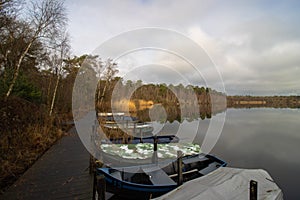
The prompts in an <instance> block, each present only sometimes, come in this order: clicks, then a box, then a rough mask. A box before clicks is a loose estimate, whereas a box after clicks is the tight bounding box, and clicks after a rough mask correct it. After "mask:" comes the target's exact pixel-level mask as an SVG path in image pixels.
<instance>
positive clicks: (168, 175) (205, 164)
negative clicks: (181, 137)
mask: <svg viewBox="0 0 300 200" xmlns="http://www.w3.org/2000/svg"><path fill="white" fill-rule="evenodd" d="M177 164H178V163H177V161H176V160H175V161H173V162H170V163H167V164H166V163H157V164H149V165H138V166H131V167H117V168H97V169H96V174H97V175H104V176H105V181H106V188H107V191H108V192H112V193H114V194H118V195H121V196H122V195H125V196H127V197H128V196H129V197H130V196H133V197H134V198H135V199H137V198H138V199H145V198H146V199H149V197H157V196H160V195H162V194H165V193H167V192H169V191H171V190H173V189H175V188H176V187H177V186H178V185H179V183H178V177H179V176H182V181H183V182H187V181H190V180H193V179H195V178H198V177H202V176H205V175H207V174H209V173H210V172H212V171H214V170H216V169H218V168H219V167H223V166H226V164H227V163H226V162H225V161H222V160H221V159H219V158H217V157H215V156H212V155H207V154H202V153H201V154H196V155H192V156H184V157H183V158H182V170H181V173H178V167H177V166H178V165H177ZM179 174H181V175H179ZM97 187H101V186H97Z"/></svg>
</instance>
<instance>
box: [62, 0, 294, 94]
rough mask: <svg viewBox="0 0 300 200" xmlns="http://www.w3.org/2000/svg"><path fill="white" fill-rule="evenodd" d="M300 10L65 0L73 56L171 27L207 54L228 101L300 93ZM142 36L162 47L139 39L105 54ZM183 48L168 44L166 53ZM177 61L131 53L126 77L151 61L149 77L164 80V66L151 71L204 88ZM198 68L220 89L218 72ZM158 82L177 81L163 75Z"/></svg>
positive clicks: (266, 4)
mask: <svg viewBox="0 0 300 200" xmlns="http://www.w3.org/2000/svg"><path fill="white" fill-rule="evenodd" d="M299 4H300V3H299V2H298V1H284V2H281V1H275V2H273V1H272V2H270V1H259V0H253V1H235V0H233V1H226V2H224V1H218V0H214V1H197V0H188V1H170V0H168V1H159V0H153V1H148V0H144V1H142V0H141V1H138V0H136V1H99V0H90V1H88V2H87V1H83V0H67V6H68V10H69V18H70V28H69V31H70V32H71V35H72V47H73V49H74V53H75V54H83V53H90V52H92V51H93V50H94V49H96V47H97V46H98V45H100V44H101V43H103V42H105V41H106V40H107V39H109V38H111V37H112V36H115V35H117V34H119V33H121V32H124V31H129V30H132V29H136V28H140V27H161V28H167V29H171V30H175V31H178V32H180V33H182V34H185V35H186V36H188V37H190V38H191V39H193V40H194V41H195V42H197V43H198V45H200V46H201V47H203V49H204V50H205V51H206V52H207V53H208V55H209V56H210V58H211V59H212V61H213V62H214V64H215V65H216V67H217V69H218V70H219V71H220V74H221V75H222V78H223V80H224V83H225V87H226V91H227V92H228V93H229V94H257V95H262V94H267V95H272V94H290V93H293V94H298V95H299V94H300V79H299V78H298V77H299V75H300V71H299V70H300V69H299V68H300V66H299V65H300V64H299V63H300V62H299V61H300V55H299V54H300V27H299V26H298V25H297V24H298V20H299V15H300V14H299V12H298V9H297V8H299ZM145 37H148V38H149V39H150V40H151V39H153V40H156V41H159V39H158V38H154V37H155V35H152V34H149V33H148V34H147V33H145V35H143V36H141V37H140V38H130V37H128V39H127V40H123V41H118V43H116V44H115V46H114V47H113V48H111V49H110V50H109V53H108V51H107V53H108V54H110V53H113V52H118V51H120V50H122V49H126V48H127V47H128V46H139V45H141V44H145V43H143V41H142V38H145ZM144 42H145V41H144ZM160 42H161V43H163V42H164V41H163V40H162V41H160ZM178 42H180V41H177V42H176V43H173V42H170V43H169V47H170V48H172V47H174V46H176V45H177V44H178ZM177 51H179V52H186V53H187V54H188V55H190V56H191V57H194V56H197V53H199V52H197V51H195V50H194V49H193V48H190V46H186V45H185V43H184V42H183V43H182V44H181V45H180V49H177ZM136 56H137V58H135V57H136ZM175 57H176V56H175ZM175 57H174V56H171V55H169V54H167V53H165V54H163V53H161V52H160V53H157V52H156V53H152V54H150V55H149V52H146V53H140V54H134V53H131V56H127V57H124V58H123V59H122V61H121V60H119V61H120V64H122V70H123V71H124V72H123V74H126V70H128V71H127V73H128V72H129V71H130V70H131V68H130V65H132V66H134V65H139V66H143V64H144V65H147V64H149V63H151V62H152V64H153V63H154V65H149V66H152V67H150V68H151V69H152V72H156V71H157V73H159V70H160V68H159V67H157V66H159V65H157V66H156V67H154V66H155V63H158V64H160V65H161V66H164V65H165V66H169V67H170V66H172V67H173V69H174V70H177V71H178V72H179V73H180V74H181V75H183V76H185V77H188V79H189V80H190V81H191V82H193V83H198V84H202V83H203V80H201V81H199V76H196V75H195V73H194V72H193V70H191V68H190V66H188V65H187V64H186V63H185V62H184V61H182V60H181V59H178V58H175ZM125 63H126V64H125ZM120 66H121V65H120ZM201 67H202V68H200V69H201V70H200V71H201V72H202V73H203V74H205V77H204V78H205V79H208V80H210V82H212V83H213V82H215V85H214V87H218V86H220V84H221V83H219V82H217V80H218V74H216V71H215V70H214V69H213V68H210V67H205V66H204V65H203V66H201ZM122 70H120V71H122ZM144 71H147V70H146V69H144ZM141 74H144V73H141ZM153 74H155V73H153ZM158 77H160V79H161V80H168V81H172V80H171V79H170V75H168V73H165V69H162V71H161V73H160V75H159V76H158ZM163 77H165V78H163ZM175 77H176V76H175V75H174V79H176V78H175ZM141 78H143V77H141ZM144 78H145V79H146V78H149V77H144ZM153 78H154V77H153Z"/></svg>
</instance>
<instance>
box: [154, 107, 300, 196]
mask: <svg viewBox="0 0 300 200" xmlns="http://www.w3.org/2000/svg"><path fill="white" fill-rule="evenodd" d="M225 112H226V118H225V124H224V127H223V129H222V132H221V135H220V138H219V140H218V141H217V144H216V145H215V146H214V148H213V149H212V151H211V154H215V155H217V156H218V157H220V158H221V159H224V160H225V161H226V162H228V166H229V167H238V168H248V169H265V170H266V171H268V173H269V174H270V175H271V176H272V178H273V179H274V180H275V182H276V183H277V184H278V186H279V187H280V188H281V189H282V190H283V193H284V198H285V199H295V200H296V199H297V200H298V199H300V193H299V191H298V188H299V178H300V159H299V158H300V156H299V154H300V109H275V108H251V109H235V108H230V109H227V110H226V111H225ZM222 114H223V115H224V114H225V113H219V114H216V115H214V116H212V119H214V118H218V117H219V116H220V115H222ZM212 119H204V120H201V119H194V120H183V122H181V123H179V122H178V121H173V122H172V123H169V122H166V123H164V124H162V123H159V122H155V123H154V127H155V130H156V131H158V130H160V131H159V132H161V133H162V134H172V133H177V135H178V136H179V137H180V139H181V140H183V141H184V140H192V139H193V141H194V142H195V143H199V144H201V143H202V141H203V138H204V136H205V134H206V131H207V129H208V126H209V123H210V121H211V120H212ZM198 126H199V127H198ZM197 127H198V129H197ZM195 130H197V131H196V134H194V133H193V134H192V135H189V133H191V132H193V131H195Z"/></svg>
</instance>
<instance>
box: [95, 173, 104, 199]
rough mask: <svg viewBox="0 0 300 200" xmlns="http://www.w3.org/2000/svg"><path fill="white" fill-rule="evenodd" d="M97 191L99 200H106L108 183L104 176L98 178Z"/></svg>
mask: <svg viewBox="0 0 300 200" xmlns="http://www.w3.org/2000/svg"><path fill="white" fill-rule="evenodd" d="M96 191H97V193H98V199H97V200H105V192H106V182H105V176H104V175H102V174H101V175H98V176H96Z"/></svg>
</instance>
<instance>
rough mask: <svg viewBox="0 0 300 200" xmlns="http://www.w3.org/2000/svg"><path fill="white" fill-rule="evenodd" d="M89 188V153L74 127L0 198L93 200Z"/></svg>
mask: <svg viewBox="0 0 300 200" xmlns="http://www.w3.org/2000/svg"><path fill="white" fill-rule="evenodd" d="M92 186H93V176H92V175H90V174H89V153H88V152H87V150H86V149H85V148H84V146H83V145H82V143H81V141H80V139H79V137H78V135H77V133H76V130H75V127H73V128H72V129H71V130H70V131H69V135H67V136H64V137H63V138H62V139H61V140H60V141H58V142H57V143H56V144H55V145H53V146H52V147H51V148H50V149H49V150H48V151H47V152H46V153H45V154H44V155H43V156H42V157H41V158H40V159H39V160H38V161H37V162H36V163H35V164H34V165H33V166H32V167H31V168H30V169H29V170H27V171H26V172H25V174H24V175H23V176H22V177H20V178H19V180H18V181H17V182H16V183H15V184H14V185H12V186H11V187H10V188H9V189H8V190H7V191H6V192H5V193H4V194H3V195H2V196H0V199H3V200H4V199H5V200H10V199H20V200H21V199H22V200H27V199H28V200H29V199H30V200H32V199H78V200H79V199H92V190H93V189H92Z"/></svg>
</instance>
